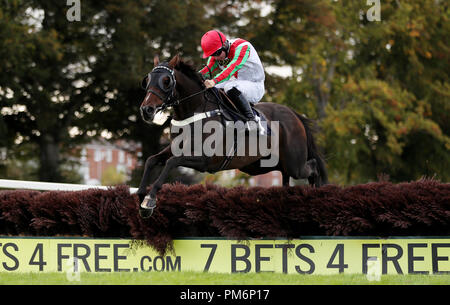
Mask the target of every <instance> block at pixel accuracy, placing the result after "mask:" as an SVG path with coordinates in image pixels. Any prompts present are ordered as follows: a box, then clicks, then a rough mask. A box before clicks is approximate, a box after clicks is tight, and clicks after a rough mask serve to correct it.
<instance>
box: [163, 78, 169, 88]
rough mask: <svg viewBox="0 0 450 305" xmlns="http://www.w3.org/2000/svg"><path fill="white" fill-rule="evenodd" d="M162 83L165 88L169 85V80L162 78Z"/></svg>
mask: <svg viewBox="0 0 450 305" xmlns="http://www.w3.org/2000/svg"><path fill="white" fill-rule="evenodd" d="M163 83H164V86H165V87H168V86H169V84H170V79H169V78H168V77H166V78H164V81H163Z"/></svg>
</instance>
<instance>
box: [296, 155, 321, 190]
mask: <svg viewBox="0 0 450 305" xmlns="http://www.w3.org/2000/svg"><path fill="white" fill-rule="evenodd" d="M299 178H300V179H308V182H309V184H310V185H315V186H319V185H318V184H317V181H318V178H319V172H318V171H317V161H316V159H310V160H308V161H306V163H305V165H304V166H303V168H302V169H301V170H300V174H299Z"/></svg>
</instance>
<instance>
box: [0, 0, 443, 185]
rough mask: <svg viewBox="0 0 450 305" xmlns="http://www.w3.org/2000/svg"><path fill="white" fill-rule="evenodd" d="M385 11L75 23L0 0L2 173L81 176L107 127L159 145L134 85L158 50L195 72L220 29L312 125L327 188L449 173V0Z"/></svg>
mask: <svg viewBox="0 0 450 305" xmlns="http://www.w3.org/2000/svg"><path fill="white" fill-rule="evenodd" d="M380 7H381V12H380V13H381V14H380V16H381V20H380V21H369V20H368V18H367V11H368V10H369V9H370V8H371V6H370V5H367V4H366V1H363V0H354V1H331V0H297V1H286V0H267V1H258V0H241V1H237V0H228V1H223V0H222V1H218V0H212V1H207V2H205V1H200V0H186V1H176V0H165V1H159V0H139V1H125V0H105V1H100V2H99V1H88V0H82V1H81V21H79V22H69V21H68V20H67V18H66V12H67V10H68V9H69V6H67V5H66V2H65V1H58V0H45V1H44V0H33V1H31V0H1V1H0V71H1V73H0V111H1V116H0V150H1V154H0V173H1V174H0V175H1V176H2V177H6V178H20V179H26V180H31V179H30V178H36V179H38V180H41V181H66V182H75V181H77V180H79V179H80V177H79V176H77V175H76V174H73V173H71V171H70V168H71V163H70V162H73V160H74V158H75V159H76V158H77V155H76V153H77V150H76V148H77V147H78V146H79V144H81V143H83V142H86V141H89V140H90V139H92V138H93V137H97V136H100V135H101V134H102V133H103V134H108V135H109V136H110V137H112V138H113V139H114V138H122V139H128V140H134V141H136V142H140V143H142V146H143V154H142V155H143V158H146V157H148V156H150V155H151V154H153V153H155V152H157V151H159V150H160V149H161V145H162V144H161V143H162V142H161V141H160V139H161V136H162V133H163V130H164V128H166V127H167V125H166V126H150V125H146V124H144V122H143V121H142V120H141V119H140V117H139V105H140V103H141V101H142V99H143V95H144V92H143V91H142V90H141V89H140V87H139V82H140V80H141V79H142V77H143V75H145V74H146V73H148V71H149V70H150V69H152V66H153V63H152V59H153V56H154V55H155V54H157V53H158V54H160V55H161V56H162V57H163V58H169V57H170V56H172V55H174V54H176V53H181V54H182V55H183V56H184V57H189V58H191V59H192V60H193V61H194V63H195V64H196V65H198V67H199V69H200V68H201V65H202V64H203V63H204V62H202V59H201V56H200V55H201V52H200V48H199V41H200V38H201V36H202V34H203V33H204V32H206V31H207V30H209V29H211V28H217V29H220V30H222V31H223V32H224V33H226V34H227V35H229V36H230V37H242V38H244V39H248V40H249V41H251V42H252V44H253V45H254V46H255V47H256V49H257V50H258V52H259V54H260V57H261V59H262V61H263V63H264V65H265V67H266V69H267V80H266V89H267V92H266V95H265V97H264V101H272V102H277V103H283V104H286V105H288V106H290V107H292V108H294V109H295V110H296V111H299V112H302V113H305V114H306V115H307V116H309V117H312V118H315V119H317V121H318V125H319V127H320V133H319V135H318V136H319V143H320V145H321V146H322V148H323V150H324V153H325V155H326V158H327V161H328V168H329V171H330V178H331V181H332V182H335V183H340V184H354V183H363V182H368V181H373V180H376V179H377V177H378V176H380V175H385V176H389V177H390V179H391V180H392V181H408V180H416V179H418V178H420V177H422V176H435V177H436V178H438V179H440V180H441V181H448V180H449V177H450V168H449V164H450V154H449V151H450V138H449V133H450V126H449V125H450V124H449V113H450V101H449V95H450V93H449V92H450V90H449V89H450V84H449V74H448V73H449V71H450V67H449V64H450V61H449V57H448V56H449V54H450V50H449V45H448V33H449V32H450V29H449V27H450V22H449V10H448V2H446V1H440V0H436V1H427V0H403V1H397V0H382V1H381V6H380ZM274 66H276V67H283V70H284V71H287V72H288V73H285V74H283V75H279V74H274V73H270V72H271V71H273V69H272V68H273V67H274ZM134 176H135V177H139V174H136V175H134ZM136 180H138V178H136Z"/></svg>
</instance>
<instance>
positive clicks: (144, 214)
mask: <svg viewBox="0 0 450 305" xmlns="http://www.w3.org/2000/svg"><path fill="white" fill-rule="evenodd" d="M153 210H154V209H143V208H139V215H140V216H141V217H142V218H150V216H152V214H153Z"/></svg>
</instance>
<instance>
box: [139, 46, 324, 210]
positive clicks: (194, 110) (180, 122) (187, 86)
mask: <svg viewBox="0 0 450 305" xmlns="http://www.w3.org/2000/svg"><path fill="white" fill-rule="evenodd" d="M154 65H155V67H154V69H153V70H152V71H151V72H150V73H148V75H147V76H146V77H145V78H144V79H143V81H142V87H143V88H144V89H145V90H146V95H145V98H144V101H143V102H142V103H141V106H140V112H141V117H142V119H143V120H144V121H146V122H148V123H151V121H152V120H153V119H154V116H155V114H156V113H158V112H159V111H161V110H163V109H166V108H168V107H172V109H173V120H172V127H173V126H174V125H175V126H193V125H194V124H201V125H203V126H205V124H207V122H210V123H211V121H214V122H215V123H220V124H224V123H225V122H226V118H229V116H227V115H226V113H227V111H226V110H225V109H223V107H221V105H224V103H223V102H222V103H220V102H219V100H220V96H219V95H218V94H217V92H218V90H216V91H214V90H212V89H215V88H212V89H206V88H205V86H204V84H203V82H204V80H203V77H202V76H201V75H200V74H199V73H198V72H197V71H196V70H195V69H194V68H193V66H192V64H190V63H188V62H185V61H183V60H182V59H181V57H180V56H178V55H177V56H175V57H173V58H172V59H171V60H170V61H169V62H164V63H160V62H159V58H158V57H155V59H154ZM254 108H255V109H256V110H257V111H258V112H259V113H260V114H262V115H263V116H264V117H265V119H266V121H267V124H269V123H270V126H272V125H273V124H272V123H275V122H276V123H277V124H278V125H276V126H277V127H278V128H277V129H278V130H272V131H271V132H272V133H277V134H276V135H277V136H278V143H277V145H278V149H277V150H276V151H274V150H271V151H270V154H271V155H274V154H277V156H276V157H277V158H278V159H277V160H278V162H276V164H272V165H271V166H270V167H268V166H261V164H262V160H265V159H267V156H263V155H262V154H261V153H259V152H258V153H257V154H256V155H255V154H253V155H250V154H248V151H249V147H247V148H246V149H245V154H244V155H240V156H231V157H230V155H229V154H226V153H225V154H216V155H206V154H205V153H201V152H200V154H199V153H197V154H195V153H191V154H184V155H179V154H177V155H175V154H174V153H173V145H168V146H167V147H166V148H164V149H163V150H162V151H161V152H159V153H158V154H156V155H153V156H150V157H149V158H148V159H147V160H146V162H145V168H144V173H143V177H142V180H141V182H140V186H139V189H138V191H137V194H138V196H139V200H140V203H141V204H140V208H139V212H140V215H141V216H142V217H145V218H146V217H150V216H151V215H152V213H153V210H154V208H155V207H156V203H157V192H158V190H160V189H161V187H162V185H163V183H164V182H165V181H166V179H167V177H168V174H169V172H170V171H171V170H172V169H174V168H176V167H178V166H183V167H188V168H192V169H194V170H197V171H200V172H205V171H206V172H210V173H214V172H218V171H222V170H229V169H239V170H240V171H242V172H244V173H247V174H249V175H261V174H265V173H268V172H270V171H274V170H278V171H280V172H281V173H282V177H283V185H284V186H288V185H289V179H290V177H292V178H294V179H308V181H309V184H310V185H314V186H321V185H323V184H326V183H328V178H327V171H326V167H325V162H324V160H323V158H322V156H321V154H320V153H319V151H318V149H317V147H316V144H315V141H314V138H313V121H312V120H310V119H308V118H306V117H305V116H303V115H300V114H298V113H296V112H295V111H293V110H292V109H290V108H289V107H287V106H284V105H280V104H275V103H258V104H257V105H255V106H254ZM229 109H231V108H229ZM214 122H213V123H214ZM238 132H239V131H238ZM179 134H180V133H179V132H178V133H177V132H175V131H173V129H172V130H171V144H173V141H174V139H175V138H176V137H177V136H179ZM188 134H190V135H192V132H191V133H188ZM207 136H208V134H202V137H201V138H200V141H199V139H198V138H197V139H194V138H195V137H192V139H188V141H190V143H189V142H183V143H184V145H185V144H186V143H187V144H189V145H190V148H188V151H191V152H192V151H193V150H194V149H195V148H196V145H197V148H198V146H199V145H202V144H204V143H205V142H206V140H207ZM222 136H223V137H225V130H223V134H222ZM245 139H246V141H247V142H248V141H250V140H249V135H247V133H246V134H245ZM218 147H219V145H218ZM271 147H272V146H271ZM235 152H236V147H235ZM270 157H271V156H269V158H270ZM156 165H163V166H164V167H163V169H162V171H161V173H160V174H159V177H158V178H157V179H156V181H155V182H154V183H153V185H152V187H151V190H150V192H147V187H148V186H149V185H150V183H151V181H150V174H151V172H152V169H154V168H155V166H156Z"/></svg>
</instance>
